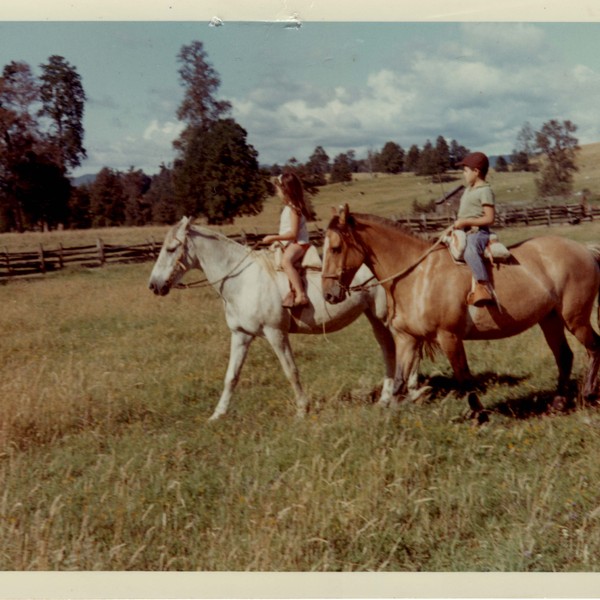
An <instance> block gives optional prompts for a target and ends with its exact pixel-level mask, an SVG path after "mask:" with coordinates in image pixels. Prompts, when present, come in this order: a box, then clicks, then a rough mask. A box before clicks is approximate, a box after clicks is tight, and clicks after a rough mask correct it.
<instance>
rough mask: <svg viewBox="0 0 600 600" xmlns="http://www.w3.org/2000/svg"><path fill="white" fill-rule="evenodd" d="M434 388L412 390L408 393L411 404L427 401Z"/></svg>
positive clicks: (426, 387)
mask: <svg viewBox="0 0 600 600" xmlns="http://www.w3.org/2000/svg"><path fill="white" fill-rule="evenodd" d="M432 389H433V388H432V387H431V386H430V385H424V386H423V387H420V388H419V389H417V390H411V391H409V392H408V397H409V399H410V401H411V402H415V403H416V402H420V401H421V400H426V399H427V398H428V397H429V396H430V394H431V390H432Z"/></svg>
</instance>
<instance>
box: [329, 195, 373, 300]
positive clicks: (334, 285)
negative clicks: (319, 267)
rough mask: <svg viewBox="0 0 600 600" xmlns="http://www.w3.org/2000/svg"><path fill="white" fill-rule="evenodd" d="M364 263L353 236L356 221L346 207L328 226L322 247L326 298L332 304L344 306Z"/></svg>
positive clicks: (361, 252)
mask: <svg viewBox="0 0 600 600" xmlns="http://www.w3.org/2000/svg"><path fill="white" fill-rule="evenodd" d="M364 260H365V253H364V250H363V248H362V246H361V245H360V244H359V243H358V242H357V241H356V238H355V236H354V218H353V217H352V215H351V214H350V210H349V208H348V205H347V204H345V205H344V206H343V207H342V208H341V209H340V211H339V212H338V213H337V214H334V216H333V218H332V219H331V221H330V222H329V225H328V227H327V231H326V232H325V243H324V245H323V272H322V275H321V283H322V287H323V296H324V298H325V300H326V301H327V302H329V303H330V304H337V303H338V302H342V300H344V298H345V297H346V293H347V291H348V290H349V288H350V284H351V282H352V280H353V279H354V276H355V275H356V272H357V271H358V269H359V268H360V266H361V265H362V264H363V262H364Z"/></svg>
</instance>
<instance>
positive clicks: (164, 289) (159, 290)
mask: <svg viewBox="0 0 600 600" xmlns="http://www.w3.org/2000/svg"><path fill="white" fill-rule="evenodd" d="M148 287H149V288H150V290H151V291H153V292H154V293H155V294H156V295H157V296H166V295H167V294H168V293H169V292H170V291H171V286H169V285H167V284H165V283H162V284H160V283H158V282H156V281H154V280H150V282H149V283H148Z"/></svg>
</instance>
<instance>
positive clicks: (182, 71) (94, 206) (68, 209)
mask: <svg viewBox="0 0 600 600" xmlns="http://www.w3.org/2000/svg"><path fill="white" fill-rule="evenodd" d="M177 59H178V65H179V69H178V74H179V78H180V83H181V85H182V87H183V98H182V101H181V104H180V105H179V107H178V110H177V118H178V119H179V120H180V121H181V122H183V123H184V125H185V126H184V128H183V130H182V132H181V134H180V135H179V137H178V138H177V139H175V140H174V141H173V148H174V153H175V158H174V161H173V163H172V164H170V165H164V164H163V165H160V168H159V172H158V173H157V174H154V175H147V174H145V173H144V172H143V171H142V170H141V169H135V168H134V167H131V168H130V169H129V170H128V171H127V172H120V171H118V170H114V169H112V168H110V167H104V168H103V169H102V170H101V171H100V172H99V173H98V174H97V175H96V176H95V178H94V180H93V181H92V182H90V183H87V184H84V185H79V186H74V185H73V184H72V181H71V178H70V172H71V170H72V169H73V168H75V167H78V166H80V165H81V161H82V159H83V158H85V157H86V150H85V148H84V145H83V139H84V129H83V124H82V120H83V114H84V105H85V100H86V95H85V92H84V89H83V85H82V81H81V78H80V76H79V74H78V73H77V70H76V68H75V67H74V66H73V65H71V64H69V63H68V62H67V61H66V60H65V59H64V58H63V57H61V56H51V57H50V58H49V59H48V62H47V63H45V64H41V65H40V71H41V72H40V74H39V75H38V76H36V75H35V74H34V73H33V71H32V69H31V67H30V66H29V65H28V64H27V63H24V62H15V61H13V62H11V63H9V64H8V65H6V66H5V67H4V69H3V72H2V77H0V230H1V231H8V230H17V231H23V230H25V229H30V228H34V227H37V228H44V227H48V228H54V227H58V226H64V227H70V228H86V227H106V226H115V225H130V226H138V225H145V224H149V223H155V224H162V223H165V224H166V223H172V222H174V221H175V220H177V219H178V218H180V217H181V216H182V215H194V216H202V217H205V218H206V219H207V220H208V222H209V223H223V222H230V221H232V220H233V219H234V217H236V216H238V215H243V214H256V213H258V212H260V211H261V210H262V205H263V202H264V199H265V198H266V197H267V196H268V195H269V194H271V193H272V192H273V188H272V184H271V182H270V179H271V177H272V176H274V175H278V174H280V173H281V172H282V171H283V170H284V169H285V168H293V169H295V170H296V171H297V172H298V174H299V175H300V177H301V178H302V179H303V181H304V183H305V186H306V188H307V190H308V191H309V193H310V194H315V193H317V192H318V188H319V186H323V185H325V184H327V183H336V182H346V181H351V180H352V177H353V174H354V173H357V172H370V173H375V172H383V173H389V174H398V173H403V172H410V173H414V174H416V175H419V176H427V177H432V178H434V179H438V178H444V177H446V173H447V172H448V171H451V170H453V169H455V168H456V167H457V164H458V163H459V162H460V161H461V160H462V159H463V158H464V157H465V156H466V154H468V152H469V149H468V148H466V147H465V146H463V145H462V144H460V143H459V142H458V141H457V140H454V139H453V140H451V141H450V143H448V142H447V141H446V138H445V137H444V136H443V135H439V136H438V137H437V138H436V140H435V143H432V142H431V141H430V140H426V142H425V143H424V144H423V146H422V147H419V146H417V145H416V144H413V145H411V146H410V147H409V148H408V150H405V149H404V148H403V147H402V146H401V145H400V144H399V143H397V142H395V141H388V142H386V143H385V144H384V145H383V147H382V148H381V149H377V150H370V151H369V152H368V153H367V156H366V157H364V158H360V159H359V158H357V157H356V153H355V151H354V150H351V149H350V150H348V151H347V152H342V153H340V154H338V155H336V156H335V157H333V159H331V158H330V157H329V156H328V155H327V152H326V151H325V149H324V148H323V147H322V146H317V147H316V148H315V150H314V151H313V153H312V154H311V156H310V157H309V158H308V160H307V161H306V162H305V163H301V162H299V161H298V160H297V159H296V158H295V157H292V158H290V159H289V160H288V161H287V162H286V163H285V164H284V165H283V166H281V165H279V164H274V165H268V166H265V165H262V166H261V165H260V164H259V160H258V152H257V151H256V150H255V149H254V148H253V147H252V146H251V145H250V144H249V143H248V140H247V132H246V131H245V130H244V129H243V127H242V126H241V125H240V124H238V123H237V122H236V121H235V120H234V119H233V118H232V117H231V104H230V103H229V102H228V101H226V100H219V99H217V92H218V88H219V86H220V79H219V76H218V74H217V73H216V71H215V70H214V69H213V67H212V65H211V64H210V63H209V61H208V57H207V55H206V52H205V51H204V48H203V44H202V42H200V41H194V42H192V43H191V44H189V45H185V46H183V47H182V48H181V50H180V52H179V54H178V56H177ZM576 129H577V126H576V125H574V124H573V123H571V122H570V121H563V122H562V123H561V122H559V121H556V120H552V121H549V122H548V123H545V124H544V125H543V126H542V128H541V129H540V130H539V131H535V130H534V129H533V127H532V126H531V125H530V124H529V123H525V124H524V125H523V127H522V129H521V131H520V132H519V135H518V137H517V140H516V144H515V149H514V150H513V153H512V155H511V156H510V157H508V159H507V158H505V157H499V158H498V160H497V162H496V165H495V166H496V169H497V170H498V171H502V170H508V169H509V168H511V169H512V170H526V171H527V170H529V171H534V170H537V171H539V173H540V176H539V177H538V179H537V183H538V192H539V194H540V195H541V196H547V195H557V194H566V193H568V192H569V191H570V189H571V188H572V182H573V173H574V171H576V170H577V167H576V164H575V152H576V150H577V149H578V141H577V139H576V138H575V137H574V135H573V134H574V132H575V131H576Z"/></svg>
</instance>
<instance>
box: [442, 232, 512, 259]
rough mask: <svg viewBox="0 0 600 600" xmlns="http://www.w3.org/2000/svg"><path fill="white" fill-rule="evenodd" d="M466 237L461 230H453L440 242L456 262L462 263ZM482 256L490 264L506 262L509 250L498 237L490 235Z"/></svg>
mask: <svg viewBox="0 0 600 600" xmlns="http://www.w3.org/2000/svg"><path fill="white" fill-rule="evenodd" d="M467 235H468V234H467V233H465V232H464V231H462V230H461V229H454V230H453V231H452V233H450V234H449V235H446V236H444V237H443V238H442V242H443V243H444V244H446V246H448V250H449V251H450V254H451V255H452V258H453V259H454V260H456V261H458V262H464V254H465V248H466V247H467ZM484 256H485V257H486V258H488V259H489V260H491V261H492V262H506V261H508V260H509V259H510V257H511V254H510V250H509V249H508V248H507V247H506V246H505V245H504V244H503V243H501V242H500V241H499V240H498V236H497V235H496V234H495V233H491V234H490V241H489V243H488V245H487V248H486V249H485V252H484Z"/></svg>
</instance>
